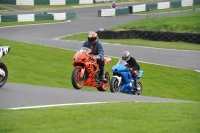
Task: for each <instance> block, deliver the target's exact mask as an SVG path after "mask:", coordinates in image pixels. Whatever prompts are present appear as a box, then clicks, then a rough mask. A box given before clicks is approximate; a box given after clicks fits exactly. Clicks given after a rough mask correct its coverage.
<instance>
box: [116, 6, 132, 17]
mask: <svg viewBox="0 0 200 133" xmlns="http://www.w3.org/2000/svg"><path fill="white" fill-rule="evenodd" d="M115 14H116V16H119V15H125V14H130V9H129V7H123V8H117V9H116V10H115Z"/></svg>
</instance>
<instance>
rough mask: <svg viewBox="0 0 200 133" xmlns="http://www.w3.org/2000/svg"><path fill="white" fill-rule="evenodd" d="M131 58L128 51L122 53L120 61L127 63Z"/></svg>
mask: <svg viewBox="0 0 200 133" xmlns="http://www.w3.org/2000/svg"><path fill="white" fill-rule="evenodd" d="M130 58H131V54H130V53H129V52H128V51H124V52H123V53H122V60H124V61H128V60H129V59H130Z"/></svg>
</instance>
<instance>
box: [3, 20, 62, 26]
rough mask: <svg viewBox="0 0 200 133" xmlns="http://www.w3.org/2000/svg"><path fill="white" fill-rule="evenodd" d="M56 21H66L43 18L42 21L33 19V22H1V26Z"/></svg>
mask: <svg viewBox="0 0 200 133" xmlns="http://www.w3.org/2000/svg"><path fill="white" fill-rule="evenodd" d="M56 22H64V20H41V21H31V22H0V27H4V26H15V25H30V24H44V23H56Z"/></svg>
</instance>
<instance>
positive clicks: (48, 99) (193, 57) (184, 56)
mask: <svg viewBox="0 0 200 133" xmlns="http://www.w3.org/2000/svg"><path fill="white" fill-rule="evenodd" d="M74 10H77V18H76V19H73V20H71V21H70V22H68V21H66V22H62V23H54V24H39V25H28V26H11V27H2V28H0V38H5V39H10V40H17V41H22V42H29V43H36V44H42V45H47V46H53V47H58V48H65V49H71V50H78V49H79V48H80V47H81V46H82V42H78V41H62V40H58V38H59V37H62V36H65V35H69V34H74V33H80V32H87V31H96V30H98V29H99V28H106V29H107V28H111V27H113V26H116V25H119V24H123V23H127V22H130V21H136V20H140V19H146V15H124V16H118V17H97V11H98V10H99V9H98V8H97V7H95V8H94V7H91V8H89V7H88V8H77V9H76V8H75V9H74ZM20 13H21V12H20ZM178 13H180V12H174V13H172V15H173V14H178ZM165 15H168V14H167V13H163V14H158V16H159V17H161V16H165ZM5 45H6V44H5ZM103 45H104V49H105V54H106V55H108V56H114V57H120V56H121V53H122V52H123V51H124V50H129V51H130V52H131V53H133V56H134V57H135V58H136V59H137V60H138V61H142V62H149V63H155V64H161V65H167V66H173V67H180V68H187V69H192V70H199V69H200V62H199V60H200V52H198V51H186V50H185V51H184V50H169V49H157V48H148V47H138V46H123V45H113V44H105V43H103ZM113 48H114V49H115V50H113ZM0 101H1V102H0V108H20V107H31V106H43V105H55V104H69V103H84V102H87V103H88V102H111V101H134V102H136V101H137V102H138V101H141V102H183V101H182V100H173V99H163V98H154V97H145V96H133V95H127V94H113V93H109V92H98V91H84V90H74V89H66V88H51V87H41V86H32V85H21V84H12V83H6V84H5V86H3V87H2V88H0Z"/></svg>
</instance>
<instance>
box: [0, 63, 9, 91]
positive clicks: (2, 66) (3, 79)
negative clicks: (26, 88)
mask: <svg viewBox="0 0 200 133" xmlns="http://www.w3.org/2000/svg"><path fill="white" fill-rule="evenodd" d="M0 69H1V70H3V71H4V72H5V76H3V75H0V87H2V86H3V85H4V84H5V83H6V81H7V78H8V69H7V67H6V65H5V64H4V63H3V62H0Z"/></svg>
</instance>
